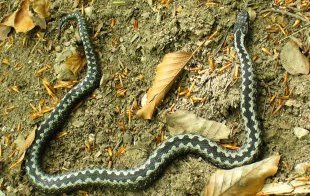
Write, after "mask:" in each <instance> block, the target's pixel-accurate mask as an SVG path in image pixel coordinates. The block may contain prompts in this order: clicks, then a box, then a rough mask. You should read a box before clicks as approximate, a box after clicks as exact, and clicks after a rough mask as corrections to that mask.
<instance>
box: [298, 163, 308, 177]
mask: <svg viewBox="0 0 310 196" xmlns="http://www.w3.org/2000/svg"><path fill="white" fill-rule="evenodd" d="M309 168H310V163H309V162H308V163H307V162H304V163H298V164H297V165H296V166H295V167H294V170H295V172H296V173H298V174H300V175H303V174H305V173H306V172H307V170H308V169H309Z"/></svg>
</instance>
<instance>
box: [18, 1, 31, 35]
mask: <svg viewBox="0 0 310 196" xmlns="http://www.w3.org/2000/svg"><path fill="white" fill-rule="evenodd" d="M29 4H30V2H29V0H24V1H22V3H21V6H20V9H19V10H17V11H16V15H15V19H14V29H15V31H16V32H23V33H25V32H27V31H30V30H31V29H33V28H34V27H35V26H36V25H35V24H34V22H33V20H32V13H31V12H30V10H29Z"/></svg>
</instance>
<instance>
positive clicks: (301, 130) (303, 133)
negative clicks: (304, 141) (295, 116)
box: [294, 127, 309, 139]
mask: <svg viewBox="0 0 310 196" xmlns="http://www.w3.org/2000/svg"><path fill="white" fill-rule="evenodd" d="M294 134H295V135H296V137H298V139H301V138H303V137H305V136H306V135H308V134H309V131H308V130H307V129H304V128H301V127H295V128H294Z"/></svg>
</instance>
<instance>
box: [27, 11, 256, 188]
mask: <svg viewBox="0 0 310 196" xmlns="http://www.w3.org/2000/svg"><path fill="white" fill-rule="evenodd" d="M69 19H76V20H77V21H78V26H79V32H80V36H81V39H82V42H83V46H84V50H85V54H86V59H87V66H88V67H87V75H86V77H85V79H84V80H83V81H82V82H80V83H79V84H78V85H77V86H75V87H74V88H72V89H71V90H70V91H69V92H68V93H67V94H66V95H65V96H64V98H63V99H62V100H61V101H60V103H59V104H58V105H57V107H56V108H55V109H54V110H53V111H52V112H51V114H50V115H49V116H48V117H47V118H46V120H45V121H44V122H43V123H41V125H40V126H39V128H38V130H37V132H36V137H35V141H34V142H33V144H32V146H31V147H30V148H29V149H28V151H27V157H26V162H25V168H26V174H27V175H28V177H29V180H30V182H31V183H33V184H34V185H35V186H36V187H37V188H39V189H41V190H43V191H45V192H54V193H55V192H56V193H59V192H65V191H69V190H73V189H77V188H80V187H85V186H92V185H99V186H107V187H119V188H122V189H126V190H127V189H129V190H135V189H142V188H144V187H146V186H148V185H150V184H151V183H152V182H153V181H154V180H155V179H156V178H157V177H158V176H159V174H160V173H162V171H163V170H164V168H165V167H166V166H167V165H168V164H169V163H170V162H171V161H172V160H173V159H174V158H175V157H177V156H180V155H181V154H187V153H195V154H198V155H200V156H202V157H203V158H204V159H206V160H208V161H209V162H211V163H212V164H214V165H216V166H218V167H220V168H233V167H236V166H241V165H244V164H247V163H251V162H252V161H253V160H254V158H255V157H256V156H257V155H258V153H259V146H260V145H261V131H260V130H259V127H258V126H259V125H258V124H259V123H258V120H257V116H256V111H255V102H254V101H255V98H254V96H255V95H254V92H255V81H254V78H253V77H254V75H253V70H252V69H253V68H252V63H251V60H250V56H249V55H248V53H247V51H246V48H245V46H244V38H245V36H246V34H247V31H248V14H247V12H245V11H242V12H240V14H238V17H237V21H236V24H235V28H234V37H235V41H234V46H235V49H236V52H237V54H238V57H239V59H240V64H241V72H242V91H241V109H242V117H243V120H244V124H245V141H244V144H243V145H242V147H241V148H240V149H239V150H238V151H231V150H227V149H223V148H222V147H221V146H219V145H218V144H217V143H215V142H213V141H210V140H209V139H207V138H204V137H202V136H200V135H194V134H181V135H176V136H173V137H171V138H170V139H168V140H166V141H164V142H163V143H162V144H161V145H160V146H159V147H158V148H157V149H156V150H155V151H154V152H153V153H152V154H151V155H150V156H149V158H148V159H147V160H146V161H145V162H144V163H143V164H142V165H140V166H138V167H136V168H133V169H126V170H115V169H106V168H101V167H98V168H87V169H84V170H79V171H74V172H69V173H62V174H56V175H51V174H47V173H46V172H44V171H43V169H42V166H41V156H42V153H43V151H44V146H46V145H47V143H48V142H49V140H50V139H51V137H52V136H53V135H54V134H55V132H56V131H57V130H58V129H60V128H61V125H62V124H63V123H64V122H65V121H66V120H67V117H68V114H69V113H70V112H71V111H72V109H73V107H74V106H75V105H76V104H77V103H78V102H79V101H80V100H81V99H83V98H85V96H87V95H89V94H90V93H91V92H92V91H93V90H94V89H95V88H97V87H98V85H99V80H100V76H101V74H100V69H99V67H98V62H97V59H96V57H95V53H94V51H93V47H92V45H91V41H90V38H89V35H88V32H87V26H86V22H85V20H84V18H83V17H82V16H81V15H80V14H79V13H78V12H76V13H73V14H71V15H68V16H66V17H65V18H63V19H62V20H61V22H60V25H59V31H60V30H61V28H62V27H63V25H64V24H65V22H66V21H68V20H69Z"/></svg>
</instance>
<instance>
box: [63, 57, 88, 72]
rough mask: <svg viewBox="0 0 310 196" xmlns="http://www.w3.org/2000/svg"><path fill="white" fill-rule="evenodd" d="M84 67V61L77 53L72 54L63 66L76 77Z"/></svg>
mask: <svg viewBox="0 0 310 196" xmlns="http://www.w3.org/2000/svg"><path fill="white" fill-rule="evenodd" d="M85 65H86V60H85V58H84V57H83V56H82V55H81V54H79V53H73V54H72V55H71V56H70V57H68V58H67V60H66V62H65V66H66V67H67V68H68V69H69V70H70V71H71V72H72V73H73V75H74V76H77V74H78V73H79V72H80V71H81V70H82V69H83V67H85Z"/></svg>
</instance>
